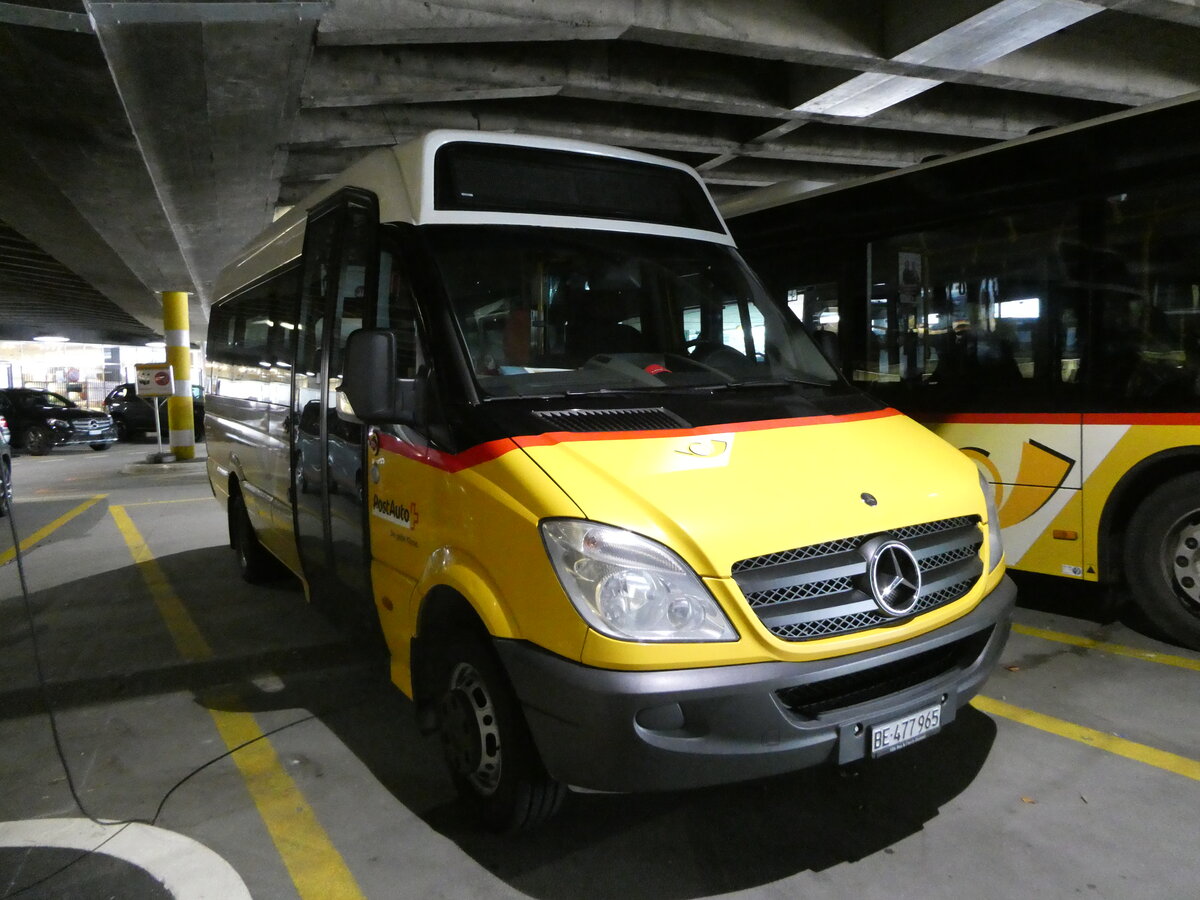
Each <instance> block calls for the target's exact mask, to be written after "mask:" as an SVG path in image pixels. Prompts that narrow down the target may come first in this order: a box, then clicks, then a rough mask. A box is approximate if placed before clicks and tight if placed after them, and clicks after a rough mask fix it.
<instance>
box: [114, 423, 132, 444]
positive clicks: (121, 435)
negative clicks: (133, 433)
mask: <svg viewBox="0 0 1200 900" xmlns="http://www.w3.org/2000/svg"><path fill="white" fill-rule="evenodd" d="M114 424H115V425H116V426H117V440H118V441H122V442H123V441H127V440H129V426H128V425H126V424H125V420H124V419H117V420H116V422H115V423H114Z"/></svg>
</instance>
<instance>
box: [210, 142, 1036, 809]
mask: <svg viewBox="0 0 1200 900" xmlns="http://www.w3.org/2000/svg"><path fill="white" fill-rule="evenodd" d="M218 295H219V299H218V300H217V301H216V302H215V303H214V305H213V307H212V309H211V316H210V326H209V333H208V345H207V355H208V372H207V382H208V386H209V392H208V395H207V398H206V429H207V439H208V472H209V477H210V479H211V482H212V486H213V490H214V493H215V494H216V496H217V497H218V499H219V500H220V501H221V502H222V503H223V504H225V506H226V508H227V510H228V517H229V530H230V540H231V544H232V546H233V547H234V548H235V549H236V552H237V556H238V560H239V563H240V565H241V567H242V571H243V574H244V576H245V577H246V578H247V579H249V580H251V581H255V580H259V579H262V578H265V577H268V576H269V575H270V574H271V571H272V568H273V567H274V566H276V565H278V564H279V563H282V565H283V566H284V567H286V568H287V569H289V570H290V571H292V572H294V573H295V574H296V575H298V576H299V577H300V578H301V579H302V581H303V583H304V586H305V590H306V593H307V595H308V597H309V598H310V600H311V601H312V602H313V603H315V604H317V605H318V606H320V607H321V608H322V609H324V610H326V611H327V612H328V613H329V615H330V616H331V617H333V618H334V619H335V620H337V621H339V622H341V623H342V624H343V625H344V626H345V627H347V628H348V629H349V630H351V631H353V632H357V633H358V634H359V635H360V636H362V637H364V638H366V639H368V640H370V639H371V638H373V637H374V638H377V639H379V640H380V641H381V642H382V644H383V645H384V646H386V650H387V653H388V654H389V658H390V671H391V677H392V679H393V681H394V682H395V684H396V685H397V686H398V687H399V688H400V690H401V691H403V692H404V693H405V694H406V695H408V696H409V697H410V698H411V699H412V700H413V702H414V708H415V711H416V715H417V716H418V720H419V722H420V724H421V725H422V727H423V728H426V729H428V730H430V731H437V732H438V733H440V736H441V740H442V744H443V747H444V749H445V756H446V759H447V762H448V764H449V766H450V771H451V772H452V774H453V776H454V779H455V782H456V784H457V785H458V787H459V789H460V790H461V792H462V793H463V795H464V797H466V798H467V799H468V800H469V802H471V803H472V804H474V805H475V806H477V807H478V810H479V812H480V814H481V815H482V818H483V820H484V821H485V822H486V823H487V824H488V825H490V826H491V827H495V828H500V829H506V828H516V827H522V826H526V825H531V824H534V823H536V822H538V821H541V820H542V819H544V818H545V817H547V816H548V815H550V814H551V813H553V812H554V810H555V809H556V808H557V807H558V806H559V804H560V802H561V800H562V798H563V796H564V794H565V792H566V791H567V790H568V789H569V788H576V789H583V790H590V791H609V792H617V791H654V790H675V789H680V788H688V787H696V786H701V785H711V784H718V783H725V782H732V781H738V780H744V779H751V778H756V777H761V776H767V775H773V774H777V773H782V772H788V771H792V770H795V769H799V768H801V767H806V766H812V765H817V764H821V763H826V762H830V763H848V762H851V761H854V760H859V759H863V758H869V757H876V756H880V755H883V754H887V753H890V752H893V751H895V750H898V749H901V748H903V747H905V746H907V745H909V744H911V743H912V742H914V741H917V740H920V739H921V738H924V737H927V736H929V735H931V734H934V733H936V732H937V731H938V730H939V729H941V728H944V727H946V726H947V725H949V724H950V723H951V722H952V721H953V720H954V718H955V714H956V711H957V710H958V709H960V708H961V707H962V705H963V704H965V703H966V702H967V701H968V700H969V699H970V697H971V696H972V695H973V694H974V693H975V692H976V691H977V690H978V689H979V687H980V685H981V684H982V682H983V681H984V679H985V678H986V677H987V675H988V674H989V672H990V670H991V669H992V668H993V666H994V664H995V662H996V659H997V656H998V654H999V653H1000V651H1001V648H1002V647H1003V645H1004V642H1005V639H1006V637H1007V634H1008V630H1009V621H1010V618H1011V611H1012V607H1013V603H1014V600H1015V589H1014V587H1013V585H1012V583H1011V581H1010V580H1009V579H1008V578H1007V577H1006V576H1005V574H1004V565H1003V558H1002V550H1001V544H1000V539H999V536H998V531H997V515H996V512H995V510H994V508H993V506H992V491H991V490H990V489H987V490H985V489H984V488H985V485H984V484H983V483H982V482H981V479H980V476H979V473H978V471H977V469H976V467H975V465H974V463H972V462H971V461H970V460H968V459H967V458H965V457H964V456H963V455H962V454H960V453H958V452H957V451H956V450H954V448H952V447H951V446H950V445H949V444H947V443H945V442H943V441H942V440H941V439H940V438H937V437H935V436H934V435H933V434H931V433H930V432H929V431H927V430H926V429H925V428H923V427H921V426H920V425H917V424H916V423H915V422H913V421H911V420H910V419H908V418H906V417H905V416H903V415H901V414H899V413H897V412H896V411H895V410H894V409H892V408H890V407H889V406H887V405H886V404H883V403H881V402H879V401H878V400H875V399H873V398H871V397H870V396H869V395H867V394H865V393H863V392H862V391H860V390H858V389H856V388H854V387H852V386H851V385H850V384H849V383H848V382H847V381H846V380H845V379H844V378H843V377H842V376H840V375H839V374H838V373H837V372H836V371H835V370H834V368H833V367H832V366H831V365H830V363H829V362H828V361H827V360H826V359H825V358H824V357H823V356H822V354H821V353H820V351H819V350H818V349H817V347H816V346H815V345H814V343H813V342H812V340H811V339H810V338H809V336H808V335H807V334H806V333H805V330H804V328H803V326H802V324H801V322H800V321H799V320H798V319H797V318H796V317H795V316H794V315H793V313H792V312H791V311H790V310H789V309H788V308H787V306H786V305H785V304H782V303H777V302H775V301H773V300H772V299H771V298H770V297H769V296H768V295H767V294H766V293H765V291H764V290H763V289H762V287H761V285H760V283H759V282H758V280H757V279H756V278H755V276H754V275H753V274H752V273H751V271H750V270H749V269H748V268H747V266H746V265H745V263H744V262H743V261H742V259H741V257H740V256H739V255H738V252H737V250H736V249H735V247H734V242H733V239H732V238H731V236H730V234H729V231H728V230H727V228H726V226H725V224H724V222H723V221H722V219H721V217H720V215H719V214H718V213H717V211H716V208H715V207H714V205H713V202H712V200H711V198H710V197H709V195H708V192H707V190H706V189H705V187H704V185H703V183H702V182H701V180H700V179H699V177H698V176H697V175H696V174H695V173H694V172H693V171H692V170H691V169H689V168H688V167H686V166H684V165H682V164H679V163H676V162H672V161H669V160H664V159H659V158H656V157H653V156H649V155H645V154H641V153H636V152H631V151H627V150H621V149H614V148H607V147H601V146H597V145H593V144H586V143H579V142H574V141H566V140H552V139H548V138H539V137H523V136H514V135H501V134H487V133H479V132H456V131H438V132H433V133H430V134H428V135H426V136H424V137H422V138H420V139H419V140H416V141H414V142H413V143H410V144H407V145H404V146H400V147H396V148H385V149H381V150H378V151H375V152H373V153H371V154H370V155H368V156H366V157H365V158H364V159H363V160H362V161H361V162H359V163H358V164H356V165H355V166H353V167H351V168H350V169H348V170H347V171H346V172H344V173H343V174H341V175H339V176H338V177H336V178H334V179H332V180H331V181H330V182H329V183H328V184H326V185H325V186H324V187H322V188H321V189H320V190H318V191H317V192H316V193H315V194H314V195H313V196H312V197H310V198H309V199H308V200H307V201H305V202H304V203H302V204H300V205H298V206H297V207H295V208H293V209H292V210H291V211H290V212H288V213H286V214H285V215H283V216H282V217H281V218H279V220H278V221H277V222H276V223H275V224H274V225H273V226H272V227H271V228H269V229H268V230H267V231H266V232H265V233H264V234H263V235H262V236H260V237H259V238H258V239H256V240H255V241H253V242H252V243H251V244H250V245H249V246H248V247H247V248H246V249H245V251H244V252H243V253H242V254H241V255H240V256H239V257H238V258H237V259H236V260H235V261H234V262H233V263H232V264H231V265H230V266H229V267H228V268H227V269H226V270H225V272H224V273H223V275H222V276H221V279H220V282H219V285H218Z"/></svg>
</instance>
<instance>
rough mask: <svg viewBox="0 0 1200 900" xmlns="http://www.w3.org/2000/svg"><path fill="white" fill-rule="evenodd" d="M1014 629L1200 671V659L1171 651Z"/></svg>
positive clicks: (1019, 627) (1032, 629)
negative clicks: (1144, 648)
mask: <svg viewBox="0 0 1200 900" xmlns="http://www.w3.org/2000/svg"><path fill="white" fill-rule="evenodd" d="M1012 630H1013V631H1015V632H1016V633H1017V634H1024V635H1027V636H1029V637H1036V638H1041V639H1042V640H1046V641H1057V642H1058V643H1060V644H1070V645H1071V646H1073V647H1085V648H1087V649H1088V650H1100V651H1102V652H1104V653H1111V654H1113V655H1114V656H1129V657H1132V658H1133V659H1141V660H1144V661H1146V662H1152V663H1158V664H1159V665H1163V666H1175V667H1177V668H1180V669H1191V670H1192V671H1193V672H1200V659H1189V658H1188V657H1186V656H1175V655H1173V654H1170V653H1159V652H1158V651H1156V650H1139V649H1138V648H1137V647H1126V646H1124V645H1123V644H1110V643H1108V642H1106V641H1094V640H1092V639H1091V638H1085V637H1079V636H1078V635H1075V634H1067V633H1065V632H1062V631H1050V630H1049V629H1046V628H1034V627H1032V626H1030V625H1018V624H1015V623H1014V625H1013V627H1012Z"/></svg>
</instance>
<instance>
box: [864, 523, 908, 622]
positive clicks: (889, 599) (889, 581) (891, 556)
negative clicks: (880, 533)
mask: <svg viewBox="0 0 1200 900" xmlns="http://www.w3.org/2000/svg"><path fill="white" fill-rule="evenodd" d="M863 550H864V551H865V552H866V554H867V584H868V585H869V586H870V588H871V596H872V597H873V598H874V599H875V605H876V606H878V607H879V609H880V611H881V612H883V614H884V615H887V616H891V617H893V618H897V619H898V618H900V617H902V616H907V615H909V614H910V613H911V612H912V611H913V609H915V608H916V605H917V599H918V598H919V597H920V595H921V567H920V566H919V565H917V558H916V557H915V556H913V552H912V551H911V550H909V549H908V547H907V546H906V545H904V544H902V543H900V541H883V542H882V543H880V544H877V545H875V546H874V547H871V545H867V547H864V548H863Z"/></svg>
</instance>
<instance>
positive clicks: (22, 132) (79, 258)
mask: <svg viewBox="0 0 1200 900" xmlns="http://www.w3.org/2000/svg"><path fill="white" fill-rule="evenodd" d="M0 82H2V83H3V84H4V90H3V91H0V117H2V118H3V121H4V123H5V130H6V138H5V140H0V172H3V173H4V177H3V178H0V219H3V220H4V221H6V222H8V223H9V224H10V225H11V226H12V227H13V228H14V229H16V231H18V232H19V233H20V234H22V235H24V237H26V238H27V239H29V240H30V241H32V242H33V243H35V244H36V245H38V246H39V247H41V248H42V249H43V250H44V251H45V252H46V253H48V254H49V255H50V256H51V257H53V258H54V259H56V260H58V261H59V262H61V263H62V264H63V265H64V266H65V267H66V268H68V269H69V270H71V271H73V272H75V273H76V274H77V275H79V276H80V277H81V278H82V279H84V280H85V281H87V282H88V283H90V284H91V285H92V286H93V287H95V288H96V290H97V291H99V292H100V293H101V294H103V295H104V296H106V297H109V298H110V299H112V300H113V301H114V302H116V303H118V304H120V305H121V306H122V307H124V308H125V309H126V310H127V311H128V312H129V314H130V315H131V316H132V317H133V318H134V319H136V320H137V321H138V322H141V323H142V324H143V325H145V326H146V327H147V328H149V329H152V330H154V331H160V330H161V328H162V321H161V314H160V312H159V307H158V303H157V299H156V298H155V296H154V293H153V291H152V290H151V289H150V288H149V287H148V285H149V284H151V283H153V282H155V281H156V280H158V279H161V278H163V277H164V272H170V271H172V270H175V271H179V270H182V259H181V257H180V256H179V253H178V248H177V247H176V246H175V244H174V241H173V240H172V239H171V236H170V229H169V228H168V227H167V223H166V219H165V217H164V216H163V215H162V211H161V209H160V208H159V206H158V203H157V198H156V196H155V193H154V187H153V184H152V182H151V180H150V178H149V176H148V174H147V172H146V167H145V165H144V164H143V162H142V158H141V154H140V153H139V152H138V148H137V145H136V142H135V141H134V138H133V135H132V133H131V132H130V130H129V128H128V125H127V124H126V121H125V116H124V110H123V109H122V107H121V104H120V101H119V99H118V97H117V95H116V93H115V91H114V90H113V88H112V83H111V81H110V80H109V77H108V70H107V66H106V65H105V61H104V56H103V54H102V53H101V51H100V45H99V44H98V43H97V41H96V39H95V37H94V36H92V35H89V34H86V33H66V32H62V31H53V32H45V31H38V30H33V29H29V28H19V27H0Z"/></svg>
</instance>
